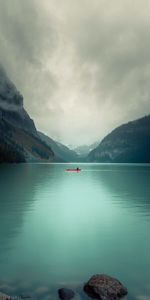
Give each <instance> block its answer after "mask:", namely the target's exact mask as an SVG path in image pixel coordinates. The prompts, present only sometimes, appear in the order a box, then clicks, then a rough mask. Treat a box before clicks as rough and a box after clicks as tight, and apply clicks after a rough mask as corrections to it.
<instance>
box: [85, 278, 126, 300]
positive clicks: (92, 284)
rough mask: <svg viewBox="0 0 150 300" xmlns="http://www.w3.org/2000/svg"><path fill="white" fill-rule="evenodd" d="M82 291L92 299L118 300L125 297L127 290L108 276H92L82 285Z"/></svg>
mask: <svg viewBox="0 0 150 300" xmlns="http://www.w3.org/2000/svg"><path fill="white" fill-rule="evenodd" d="M84 291H85V292H86V294H87V295H88V296H90V297H91V298H93V299H100V300H118V299H120V298H121V297H123V296H125V295H127V293H128V291H127V289H126V288H125V287H124V286H123V285H122V283H121V282H120V281H119V280H117V279H116V278H113V277H110V276H108V275H104V274H101V275H94V276H92V277H91V278H90V280H89V281H88V282H87V283H86V284H85V285H84Z"/></svg>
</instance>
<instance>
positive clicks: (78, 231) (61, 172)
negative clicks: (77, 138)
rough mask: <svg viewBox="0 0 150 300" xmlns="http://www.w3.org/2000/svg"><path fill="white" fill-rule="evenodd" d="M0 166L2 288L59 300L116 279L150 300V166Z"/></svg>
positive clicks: (135, 296)
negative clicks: (96, 277)
mask: <svg viewBox="0 0 150 300" xmlns="http://www.w3.org/2000/svg"><path fill="white" fill-rule="evenodd" d="M76 166H77V165H74V164H20V165H16V164H12V165H1V166H0V290H1V291H4V292H8V293H9V294H10V295H20V294H27V295H28V294H30V295H32V296H33V298H35V299H44V300H50V299H54V300H55V299H58V298H57V289H58V288H60V287H64V286H66V287H71V288H73V289H74V290H75V291H76V292H77V296H76V298H75V299H89V298H88V297H87V296H86V295H85V294H84V293H83V292H82V286H83V284H84V282H86V281H87V280H88V279H89V278H90V277H91V276H92V275H93V274H97V273H106V274H108V275H111V276H114V277H117V278H118V279H119V280H120V281H121V282H122V283H123V284H124V285H125V286H126V287H127V288H128V290H129V294H128V296H127V298H126V299H132V300H135V299H137V300H147V299H149V298H150V280H149V278H150V166H149V165H130V164H129V165H123V164H118V165H117V164H113V165H112V164H80V167H81V169H82V171H81V172H80V173H69V172H65V169H66V168H68V167H70V168H71V167H76Z"/></svg>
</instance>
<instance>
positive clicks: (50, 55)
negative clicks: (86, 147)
mask: <svg viewBox="0 0 150 300" xmlns="http://www.w3.org/2000/svg"><path fill="white" fill-rule="evenodd" d="M0 61H1V63H2V64H3V66H4V68H5V69H6V71H7V74H8V76H9V77H10V78H11V80H12V81H13V82H14V83H15V85H16V86H17V88H18V90H19V91H20V92H21V93H22V94H23V96H24V106H25V108H26V110H27V111H28V112H29V114H30V116H31V117H32V118H33V119H34V121H35V124H36V126H37V128H38V129H40V130H41V131H43V132H45V133H47V134H49V135H50V136H51V137H53V138H56V139H57V140H59V141H61V142H64V143H66V144H74V145H79V144H85V143H89V144H90V143H92V142H94V141H96V140H101V139H102V138H103V137H104V135H105V134H107V133H109V132H110V131H111V130H112V129H113V128H115V127H116V126H118V125H120V124H122V123H124V122H127V121H129V120H133V119H135V118H138V117H141V116H144V115H146V114H149V113H150V1H149V0H132V1H131V0H111V1H110V0H92V1H91V0H42V1H41V0H0Z"/></svg>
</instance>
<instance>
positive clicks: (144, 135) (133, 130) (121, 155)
mask: <svg viewBox="0 0 150 300" xmlns="http://www.w3.org/2000/svg"><path fill="white" fill-rule="evenodd" d="M87 161H88V162H109V163H150V115H148V116H145V117H143V118H140V119H137V120H135V121H131V122H128V123H126V124H123V125H121V126H119V127H117V128H116V129H114V130H113V131H112V132H111V133H110V134H108V135H107V136H106V137H105V138H104V139H103V140H102V141H101V143H100V144H99V145H98V147H96V148H95V149H94V150H92V151H91V152H90V153H89V155H88V156H87Z"/></svg>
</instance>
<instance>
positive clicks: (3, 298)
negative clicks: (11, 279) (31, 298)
mask: <svg viewBox="0 0 150 300" xmlns="http://www.w3.org/2000/svg"><path fill="white" fill-rule="evenodd" d="M10 299H11V297H10V296H8V295H6V294H3V293H1V292H0V300H10Z"/></svg>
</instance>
